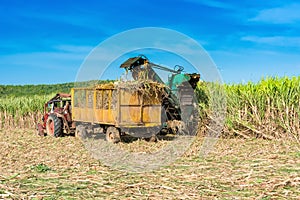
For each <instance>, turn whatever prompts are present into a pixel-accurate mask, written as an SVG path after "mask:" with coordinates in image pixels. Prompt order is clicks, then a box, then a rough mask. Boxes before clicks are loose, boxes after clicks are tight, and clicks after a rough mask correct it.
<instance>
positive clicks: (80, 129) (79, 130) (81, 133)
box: [75, 125, 87, 139]
mask: <svg viewBox="0 0 300 200" xmlns="http://www.w3.org/2000/svg"><path fill="white" fill-rule="evenodd" d="M75 137H78V138H82V139H84V138H86V137H87V131H86V129H85V127H84V126H82V125H79V126H77V127H76V131H75Z"/></svg>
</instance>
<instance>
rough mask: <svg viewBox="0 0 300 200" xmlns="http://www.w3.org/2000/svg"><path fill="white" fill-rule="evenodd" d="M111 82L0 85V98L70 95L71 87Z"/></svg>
mask: <svg viewBox="0 0 300 200" xmlns="http://www.w3.org/2000/svg"><path fill="white" fill-rule="evenodd" d="M107 82H111V80H91V81H85V82H76V83H61V84H51V85H45V84H42V85H0V98H3V97H20V96H30V97H31V96H32V95H49V94H56V93H70V90H71V88H73V87H88V86H94V85H96V84H100V83H107Z"/></svg>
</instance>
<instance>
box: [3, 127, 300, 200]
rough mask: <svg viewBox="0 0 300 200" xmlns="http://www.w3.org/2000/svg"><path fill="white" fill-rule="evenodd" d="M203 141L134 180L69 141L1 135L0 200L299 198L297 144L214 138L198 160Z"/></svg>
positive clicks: (24, 133)
mask: <svg viewBox="0 0 300 200" xmlns="http://www.w3.org/2000/svg"><path fill="white" fill-rule="evenodd" d="M202 141H203V138H198V140H197V141H196V142H195V143H194V144H193V145H192V147H191V148H190V149H189V150H188V151H187V152H186V154H185V156H183V157H181V158H179V159H178V160H177V161H176V162H175V163H173V164H171V165H170V166H165V167H162V168H161V169H159V170H156V171H152V172H147V173H133V172H125V171H118V170H112V169H110V168H108V167H106V166H104V165H103V164H101V162H100V161H99V160H96V159H93V158H92V157H91V156H90V154H89V152H88V151H87V150H86V149H85V148H84V145H83V144H82V142H81V141H80V140H79V139H78V138H75V137H62V138H51V137H37V136H36V133H35V131H34V130H0V158H1V160H0V199H299V197H300V147H299V145H298V144H296V143H293V142H289V141H284V140H279V141H267V140H261V139H249V140H242V139H219V140H218V141H217V143H216V145H215V148H214V150H213V151H212V152H211V153H210V154H208V155H207V156H205V157H204V156H199V154H198V150H199V149H200V147H201V145H202ZM165 142H166V141H159V142H158V143H147V142H146V141H136V142H133V143H130V144H119V145H121V146H123V147H124V146H125V148H126V145H128V148H129V149H130V148H133V147H134V145H138V148H141V149H143V147H142V146H143V145H144V146H145V148H149V146H154V147H158V146H160V145H159V144H160V143H165ZM146 146H147V147H146Z"/></svg>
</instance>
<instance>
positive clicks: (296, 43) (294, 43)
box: [241, 36, 300, 47]
mask: <svg viewBox="0 0 300 200" xmlns="http://www.w3.org/2000/svg"><path fill="white" fill-rule="evenodd" d="M241 40H243V41H250V42H255V43H260V44H268V45H273V46H283V47H300V37H284V36H272V37H258V36H244V37H242V38H241Z"/></svg>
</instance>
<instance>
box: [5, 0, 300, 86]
mask: <svg viewBox="0 0 300 200" xmlns="http://www.w3.org/2000/svg"><path fill="white" fill-rule="evenodd" d="M299 10H300V3H299V1H289V0H285V1H283V0H272V1H264V2H263V1H259V0H245V1H235V0H229V1H226V2H225V1H220V0H182V1H179V0H172V1H168V0H165V1H163V0H144V1H138V0H127V1H122V0H120V1H80V2H79V1H78V2H76V1H69V0H64V1H57V0H51V1H50V0H43V1H40V0H31V1H21V0H19V1H9V0H2V1H1V3H0V27H1V31H0V40H1V42H0V67H1V69H0V70H1V71H0V72H1V73H0V84H49V83H64V82H72V81H74V80H75V79H76V75H77V72H78V70H79V68H80V65H81V64H82V62H83V61H84V59H85V57H86V56H87V55H88V54H89V52H90V51H91V50H92V49H93V48H94V47H95V46H97V45H98V44H99V43H100V42H102V41H104V40H105V39H107V38H109V37H111V36H113V35H115V34H117V33H120V32H122V31H126V30H128V29H133V28H140V27H163V28H169V29H173V30H176V31H179V32H181V33H184V34H186V35H188V36H190V37H191V38H193V39H195V40H196V41H198V42H199V43H200V44H201V45H202V46H203V47H204V48H205V50H206V51H207V52H208V53H209V55H210V56H211V58H212V59H213V61H214V62H215V64H216V65H217V67H218V69H219V70H220V73H221V76H222V78H223V80H224V81H225V82H227V83H239V82H247V81H257V80H259V79H260V78H262V77H265V76H285V75H286V76H298V75H300V56H299V54H300V12H299ZM149 58H150V59H151V56H150V57H149ZM154 62H158V63H164V64H166V65H168V64H169V63H167V61H163V60H159V58H157V57H155V59H154ZM115 67H116V68H118V67H119V66H115ZM117 75H119V74H117V73H111V74H109V75H108V76H111V77H113V78H116V77H114V76H117Z"/></svg>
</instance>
